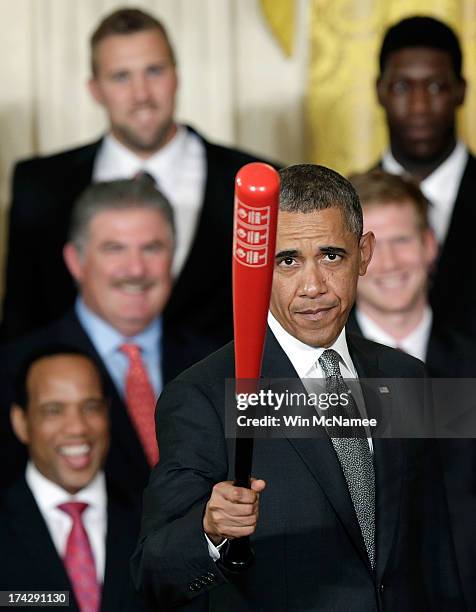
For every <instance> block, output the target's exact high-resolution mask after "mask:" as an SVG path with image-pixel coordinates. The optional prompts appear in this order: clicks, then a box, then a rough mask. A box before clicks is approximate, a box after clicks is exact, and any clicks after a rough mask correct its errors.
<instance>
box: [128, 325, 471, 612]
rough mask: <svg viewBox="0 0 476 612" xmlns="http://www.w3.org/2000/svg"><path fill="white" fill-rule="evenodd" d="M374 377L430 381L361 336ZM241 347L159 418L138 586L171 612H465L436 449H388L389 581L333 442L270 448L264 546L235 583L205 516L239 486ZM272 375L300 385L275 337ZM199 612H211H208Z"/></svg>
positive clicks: (213, 360)
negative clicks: (370, 549) (231, 390)
mask: <svg viewBox="0 0 476 612" xmlns="http://www.w3.org/2000/svg"><path fill="white" fill-rule="evenodd" d="M348 345H349V350H350V352H351V356H352V360H353V362H354V364H355V367H356V369H357V371H358V373H359V376H360V377H364V376H365V377H368V378H381V377H387V378H388V377H403V378H414V377H421V376H422V375H423V368H422V366H421V364H420V363H419V362H418V361H417V360H414V359H412V358H409V357H408V356H406V355H403V354H401V353H398V352H396V351H393V350H391V349H388V348H386V347H383V346H381V345H377V344H374V343H371V342H368V341H367V340H365V339H362V338H358V337H355V336H350V335H349V337H348ZM233 361H234V360H233V346H232V345H228V346H226V347H224V348H223V349H221V350H220V351H218V352H217V353H215V354H214V355H212V356H211V357H209V358H207V359H206V360H205V361H203V362H201V363H199V364H197V365H196V366H194V367H193V368H191V369H190V370H188V371H187V372H185V373H183V374H182V375H181V376H180V377H179V378H178V379H176V380H175V381H173V382H172V383H171V384H170V385H168V386H167V388H166V389H165V390H164V393H163V394H162V396H161V398H160V400H159V403H158V410H157V423H158V427H159V430H158V431H159V439H160V444H161V449H162V455H161V461H160V462H159V464H158V466H157V467H156V468H155V469H154V471H153V474H152V477H151V480H150V482H149V485H148V487H147V489H146V492H145V495H144V511H143V521H142V529H141V537H140V542H139V545H138V549H137V551H136V553H135V555H134V557H133V560H132V563H133V577H134V580H135V582H136V584H137V585H138V586H140V588H142V590H143V592H144V593H145V595H146V598H147V600H148V601H149V602H152V603H154V604H155V605H156V606H157V608H158V609H161V607H162V608H163V609H165V610H168V609H172V608H174V606H179V607H180V606H183V609H187V610H188V609H195V608H193V607H192V606H193V605H195V606H198V605H199V604H201V605H202V609H204V610H206V609H208V608H207V606H209V609H210V610H213V611H223V610H233V612H245V611H246V612H252V611H253V612H256V611H257V610H259V611H260V612H284V611H287V610H289V611H291V610H292V611H293V612H298V611H302V612H304V611H306V612H313V611H315V612H342V611H343V610H345V611H347V612H373V611H377V610H385V611H395V612H396V611H398V612H401V611H402V610H405V611H406V612H422V611H425V612H428V611H436V610H438V611H441V612H443V611H445V612H447V611H449V610H452V611H453V612H455V611H456V610H460V609H464V608H463V604H462V603H461V596H460V585H459V579H458V576H457V574H456V570H455V561H454V550H453V545H452V542H451V538H450V536H449V529H448V523H447V508H446V504H445V499H444V493H443V491H442V486H441V476H440V473H439V470H438V459H437V455H436V453H435V449H434V447H433V443H432V442H431V441H422V440H397V439H395V440H389V439H387V440H384V439H374V458H375V469H376V523H377V526H376V530H377V532H376V551H377V563H376V570H375V573H374V572H373V571H372V569H371V567H370V565H369V561H368V558H367V555H366V553H365V549H364V544H363V539H362V536H361V533H360V529H359V526H358V523H357V519H356V517H355V512H354V509H353V506H352V502H351V500H350V495H349V492H348V489H347V485H346V483H345V479H344V476H343V473H342V469H341V467H340V464H339V461H338V459H337V456H336V453H335V451H334V449H333V447H332V443H331V441H330V439H329V438H327V437H324V438H320V439H291V438H286V437H282V438H278V439H256V440H255V448H254V456H253V474H254V475H255V476H256V477H259V478H264V479H265V480H266V481H267V488H266V490H265V491H264V492H263V493H262V494H261V497H260V516H259V521H258V527H257V531H256V533H255V535H254V536H253V545H254V548H255V551H256V560H255V563H254V565H253V566H252V567H251V568H249V570H247V571H246V572H244V573H243V574H240V575H237V576H231V575H226V574H225V573H224V572H223V571H222V569H221V568H220V566H219V565H216V564H215V563H214V562H213V561H212V560H211V559H210V557H209V554H208V550H207V544H206V541H205V538H204V535H203V531H202V517H203V512H204V508H205V505H206V503H207V500H208V499H209V497H210V494H211V489H212V487H213V485H214V484H215V483H217V482H220V481H223V480H227V479H230V478H232V477H233V471H234V470H233V461H232V455H233V443H232V441H231V440H227V439H225V436H224V405H225V402H224V395H225V385H224V381H225V379H227V378H232V377H233V374H234V366H233ZM262 375H263V376H264V377H265V378H266V377H270V378H293V377H296V372H295V371H294V369H293V367H292V365H291V363H290V361H289V359H288V358H287V356H286V355H285V354H284V352H283V351H282V349H281V347H280V346H279V344H278V343H277V341H276V340H275V338H274V336H273V335H272V334H268V338H267V344H266V348H265V353H264V360H263V368H262ZM197 609H198V608H197Z"/></svg>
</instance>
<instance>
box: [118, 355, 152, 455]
mask: <svg viewBox="0 0 476 612" xmlns="http://www.w3.org/2000/svg"><path fill="white" fill-rule="evenodd" d="M120 350H121V351H122V352H123V353H125V354H126V355H127V357H128V358H129V369H128V371H127V375H126V385H125V388H126V404H127V408H128V410H129V416H130V417H131V420H132V422H133V424H134V427H135V428H136V431H137V434H138V436H139V439H140V441H141V444H142V448H143V449H144V453H145V456H146V457H147V460H148V462H149V465H155V464H156V463H157V461H158V460H159V449H158V448H157V440H156V437H155V394H154V390H153V388H152V385H151V384H150V380H149V377H148V375H147V370H146V369H145V365H144V362H143V361H142V357H141V354H140V348H139V347H138V346H137V345H136V344H123V345H122V346H121V348H120Z"/></svg>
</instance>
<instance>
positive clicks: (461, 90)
mask: <svg viewBox="0 0 476 612" xmlns="http://www.w3.org/2000/svg"><path fill="white" fill-rule="evenodd" d="M465 96H466V80H465V79H463V78H462V77H461V79H459V83H458V90H457V93H456V104H457V106H462V104H463V103H464V98H465Z"/></svg>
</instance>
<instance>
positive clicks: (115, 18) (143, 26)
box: [90, 8, 176, 75]
mask: <svg viewBox="0 0 476 612" xmlns="http://www.w3.org/2000/svg"><path fill="white" fill-rule="evenodd" d="M147 30H157V31H158V32H159V34H160V35H161V36H162V37H163V39H164V40H165V43H166V45H167V47H168V49H169V54H170V60H171V62H172V64H173V65H174V66H175V64H176V60H175V52H174V49H173V47H172V44H171V42H170V38H169V35H168V34H167V30H166V28H165V26H164V24H163V23H162V22H161V21H159V20H158V19H156V18H155V17H153V16H152V15H150V14H149V13H146V12H144V11H141V10H139V9H134V8H123V9H119V10H117V11H114V12H113V13H111V14H110V15H107V16H106V17H104V19H103V20H102V21H101V23H100V24H99V25H98V27H97V28H96V29H95V30H94V32H93V33H92V35H91V40H90V44H91V70H92V73H93V75H96V70H97V65H96V58H95V52H96V49H97V46H98V45H99V43H100V42H101V41H102V40H104V39H105V38H108V37H109V36H114V35H118V34H119V35H122V36H124V35H126V36H127V35H128V34H137V33H138V32H145V31H147Z"/></svg>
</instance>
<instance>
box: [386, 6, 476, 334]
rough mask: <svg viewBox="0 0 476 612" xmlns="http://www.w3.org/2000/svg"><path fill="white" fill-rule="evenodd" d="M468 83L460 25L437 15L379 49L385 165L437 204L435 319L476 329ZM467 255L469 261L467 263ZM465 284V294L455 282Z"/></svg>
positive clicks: (393, 31) (402, 27)
mask: <svg viewBox="0 0 476 612" xmlns="http://www.w3.org/2000/svg"><path fill="white" fill-rule="evenodd" d="M465 89H466V83H465V80H464V78H463V75H462V54H461V49H460V45H459V42H458V39H457V37H456V36H455V34H454V32H453V31H452V30H451V29H450V28H449V27H448V26H447V25H446V24H444V23H442V22H440V21H438V20H436V19H433V18H430V17H411V18H408V19H404V20H402V21H401V22H399V23H397V24H395V25H394V26H392V27H391V28H389V30H388V31H387V32H386V34H385V37H384V40H383V43H382V47H381V50H380V75H379V78H378V80H377V94H378V99H379V102H380V104H381V106H382V107H383V109H384V111H385V116H386V120H387V125H388V131H389V138H390V147H389V149H388V150H387V151H386V152H385V153H384V155H383V157H382V159H381V160H380V164H381V166H382V168H383V169H384V170H385V171H387V172H391V173H393V174H409V175H410V176H412V177H414V178H415V179H417V180H418V181H419V182H421V189H422V191H423V193H424V194H425V196H426V197H427V199H428V200H429V201H430V203H431V206H430V209H429V219H430V225H431V227H432V228H433V230H434V232H435V235H436V238H437V241H438V245H439V256H438V258H437V261H436V270H435V273H434V275H433V279H432V285H431V292H430V300H431V303H432V306H433V309H434V315H435V318H436V319H438V320H439V321H441V322H442V323H443V324H449V325H452V326H457V327H459V328H461V329H463V330H464V331H466V332H470V333H471V334H476V286H475V284H474V283H473V282H471V280H470V279H471V278H473V277H474V276H475V274H476V251H475V249H473V248H472V235H471V229H470V228H472V227H474V226H475V224H476V207H475V206H474V201H475V198H476V160H475V158H474V157H473V156H472V155H471V154H470V153H469V151H468V149H467V147H466V146H465V144H464V143H463V142H462V141H461V140H458V139H457V135H456V113H457V110H458V108H459V107H460V106H461V105H462V104H463V102H464V96H465ZM461 261H464V262H465V265H464V266H461ZM455 286H457V287H458V299H457V300H456V299H455V298H454V295H453V292H452V291H451V290H450V288H451V287H455Z"/></svg>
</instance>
